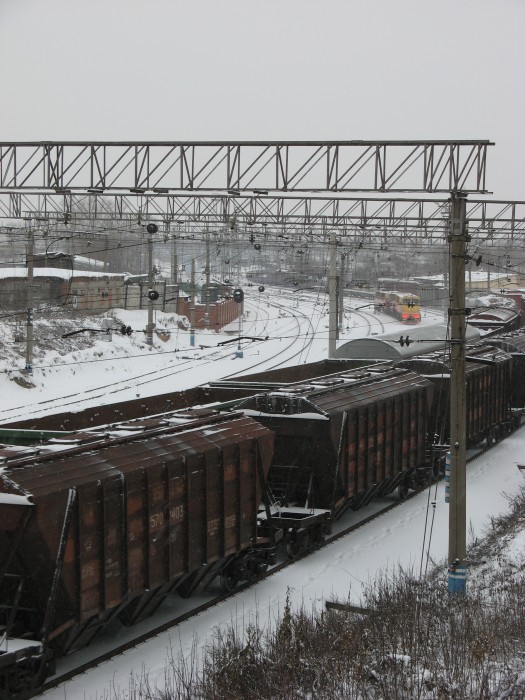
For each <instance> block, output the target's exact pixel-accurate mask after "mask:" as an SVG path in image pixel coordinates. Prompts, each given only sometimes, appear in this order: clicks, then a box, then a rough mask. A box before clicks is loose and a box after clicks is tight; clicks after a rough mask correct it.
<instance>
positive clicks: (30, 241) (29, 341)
mask: <svg viewBox="0 0 525 700" xmlns="http://www.w3.org/2000/svg"><path fill="white" fill-rule="evenodd" d="M33 247H34V238H33V229H32V228H31V224H30V225H29V231H28V238H27V256H26V257H27V289H26V300H27V302H26V303H27V324H26V366H25V371H26V374H32V373H33V262H34V261H33Z"/></svg>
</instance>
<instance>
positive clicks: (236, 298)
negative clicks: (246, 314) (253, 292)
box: [233, 289, 244, 304]
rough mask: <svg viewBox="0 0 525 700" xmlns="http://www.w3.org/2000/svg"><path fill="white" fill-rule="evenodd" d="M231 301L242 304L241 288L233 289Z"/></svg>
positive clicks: (242, 294) (242, 293)
mask: <svg viewBox="0 0 525 700" xmlns="http://www.w3.org/2000/svg"><path fill="white" fill-rule="evenodd" d="M233 301H235V302H237V304H242V302H243V301H244V292H243V291H242V289H234V290H233Z"/></svg>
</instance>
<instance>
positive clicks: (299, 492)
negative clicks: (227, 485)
mask: <svg viewBox="0 0 525 700" xmlns="http://www.w3.org/2000/svg"><path fill="white" fill-rule="evenodd" d="M431 399H432V385H431V382H430V381H429V380H428V379H425V378H424V377H419V376H418V375H417V374H415V373H414V372H411V371H407V370H405V369H397V368H392V367H388V366H386V367H385V366H383V367H381V366H375V367H371V368H368V369H367V370H366V371H365V370H356V371H352V372H342V373H340V374H339V375H337V376H335V377H332V378H330V379H327V380H317V381H316V380H314V381H312V382H309V383H306V384H298V385H296V386H295V387H288V388H286V389H283V390H282V391H270V392H267V393H263V394H258V395H255V396H253V397H251V398H248V399H245V400H243V401H241V402H240V403H239V404H238V406H237V408H238V409H239V410H242V411H243V412H244V413H245V414H246V415H248V416H250V417H253V418H254V419H255V420H257V421H259V422H260V423H262V424H263V425H264V426H266V427H267V428H269V429H270V430H271V431H272V432H274V433H275V450H274V456H273V461H272V464H271V468H270V472H269V475H268V481H267V483H268V487H269V489H270V492H271V498H272V501H273V506H272V517H273V520H274V522H278V521H279V514H280V515H281V516H282V519H281V521H280V523H279V524H280V525H281V526H282V528H283V530H284V536H285V542H287V547H288V552H289V554H290V555H292V556H294V555H296V554H298V553H299V552H300V550H301V548H303V547H305V546H308V540H309V539H310V538H313V539H314V540H316V539H317V538H319V537H322V536H323V534H324V533H323V528H326V525H327V524H329V523H330V522H331V520H333V519H334V518H337V517H338V516H339V515H340V514H341V513H342V512H343V511H344V510H345V509H346V508H348V507H351V508H354V509H357V508H360V507H361V506H363V505H365V504H366V503H368V502H369V501H370V500H372V499H373V498H374V497H379V496H383V495H386V494H388V493H390V492H392V491H394V490H395V489H396V488H399V490H400V494H401V495H405V494H406V492H407V490H408V488H409V487H411V486H414V487H415V486H416V485H417V484H419V483H420V482H421V480H422V479H424V478H426V476H427V475H428V467H427V464H426V440H425V438H426V430H427V413H428V409H429V406H430V404H431ZM316 512H318V513H319V514H320V517H319V519H317V520H316V518H315V517H313V516H314V515H315V513H316ZM323 513H328V514H329V519H328V520H327V519H326V518H324V517H323V516H322V514H323ZM287 526H288V527H287Z"/></svg>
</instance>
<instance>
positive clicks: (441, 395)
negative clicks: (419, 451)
mask: <svg viewBox="0 0 525 700" xmlns="http://www.w3.org/2000/svg"><path fill="white" fill-rule="evenodd" d="M465 360H466V369H465V371H466V382H467V386H466V424H467V434H466V441H467V446H474V445H477V444H479V443H480V442H481V441H482V440H484V439H486V440H487V441H488V442H489V443H490V442H493V441H494V440H495V439H498V438H500V437H501V436H502V435H503V434H504V433H505V432H506V431H508V429H509V428H510V427H511V425H510V418H511V412H510V406H511V373H512V357H511V356H510V355H509V354H508V353H506V352H504V351H503V350H501V349H499V348H497V347H495V346H494V345H490V344H484V343H477V344H474V345H467V346H466V349H465ZM397 366H398V367H406V368H407V369H411V370H413V371H414V372H417V373H418V374H420V375H421V376H424V377H426V378H427V379H429V380H430V381H431V382H432V384H433V385H434V399H433V403H432V408H431V410H430V416H429V432H430V434H431V437H432V441H433V442H434V443H436V444H440V445H447V444H448V442H449V441H450V377H451V363H450V352H449V351H447V352H446V353H445V354H444V353H443V352H435V353H429V354H424V355H419V356H417V357H414V358H412V359H410V360H403V362H400V363H399V364H398V365H397Z"/></svg>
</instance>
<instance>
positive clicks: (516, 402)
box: [488, 328, 525, 414]
mask: <svg viewBox="0 0 525 700" xmlns="http://www.w3.org/2000/svg"><path fill="white" fill-rule="evenodd" d="M488 342H489V343H490V345H495V346H496V347H499V348H501V349H502V350H504V351H505V352H508V353H509V355H510V356H511V357H512V382H511V395H510V401H511V407H512V409H514V411H515V412H516V414H517V413H521V412H522V411H523V410H524V409H525V329H523V328H520V330H518V331H513V332H512V333H505V334H504V335H499V336H497V337H492V338H490V340H489V341H488Z"/></svg>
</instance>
